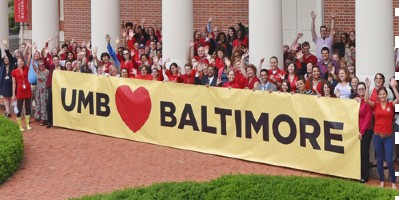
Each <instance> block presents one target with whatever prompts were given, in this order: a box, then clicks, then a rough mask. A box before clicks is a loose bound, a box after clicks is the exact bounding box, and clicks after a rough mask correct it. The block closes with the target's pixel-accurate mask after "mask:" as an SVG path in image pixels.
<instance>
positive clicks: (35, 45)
mask: <svg viewBox="0 0 399 200" xmlns="http://www.w3.org/2000/svg"><path fill="white" fill-rule="evenodd" d="M33 49H34V50H35V51H36V50H37V44H36V42H34V43H33Z"/></svg>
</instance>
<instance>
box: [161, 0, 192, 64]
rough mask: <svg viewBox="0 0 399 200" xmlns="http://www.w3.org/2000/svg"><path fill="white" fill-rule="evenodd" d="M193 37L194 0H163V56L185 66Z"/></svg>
mask: <svg viewBox="0 0 399 200" xmlns="http://www.w3.org/2000/svg"><path fill="white" fill-rule="evenodd" d="M192 38H193V0H162V49H163V50H162V51H163V52H162V53H163V55H162V57H163V58H170V60H171V62H176V63H177V64H178V65H179V66H181V67H183V66H184V64H185V63H186V62H187V59H186V57H187V50H188V44H189V40H190V39H192ZM168 64H170V63H168Z"/></svg>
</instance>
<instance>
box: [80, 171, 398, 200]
mask: <svg viewBox="0 0 399 200" xmlns="http://www.w3.org/2000/svg"><path fill="white" fill-rule="evenodd" d="M395 195H396V196H399V191H397V190H392V189H381V188H375V187H370V186H366V185H363V184H360V183H357V182H352V181H346V180H341V179H333V178H309V177H295V176H290V177H289V176H265V175H227V176H222V177H220V178H218V179H215V180H212V181H210V182H202V183H198V182H182V183H156V184H153V185H151V186H148V187H138V188H132V189H124V190H118V191H114V192H112V193H110V194H96V195H92V196H84V197H82V198H80V199H81V200H97V199H101V200H107V199H140V200H142V199H157V200H159V199H210V200H215V199H245V200H247V199H394V198H395Z"/></svg>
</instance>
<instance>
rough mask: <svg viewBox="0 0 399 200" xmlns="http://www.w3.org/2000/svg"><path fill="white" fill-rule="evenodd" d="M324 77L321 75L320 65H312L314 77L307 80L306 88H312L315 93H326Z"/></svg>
mask: <svg viewBox="0 0 399 200" xmlns="http://www.w3.org/2000/svg"><path fill="white" fill-rule="evenodd" d="M324 82H325V81H324V79H323V78H321V77H320V69H319V67H318V66H313V67H312V78H311V79H308V80H307V81H306V88H307V89H310V90H312V91H313V92H314V93H315V94H318V95H321V96H323V95H324V92H323V85H324Z"/></svg>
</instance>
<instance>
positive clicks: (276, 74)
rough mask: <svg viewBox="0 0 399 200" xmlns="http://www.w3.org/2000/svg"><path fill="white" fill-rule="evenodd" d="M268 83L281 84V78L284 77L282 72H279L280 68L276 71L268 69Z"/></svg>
mask: <svg viewBox="0 0 399 200" xmlns="http://www.w3.org/2000/svg"><path fill="white" fill-rule="evenodd" d="M268 74H269V80H268V81H269V82H270V83H273V84H276V82H280V83H281V82H282V81H283V80H282V79H281V76H284V74H285V73H284V71H283V70H281V69H280V68H276V70H273V69H270V70H269V73H268ZM272 77H274V79H275V80H272Z"/></svg>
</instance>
